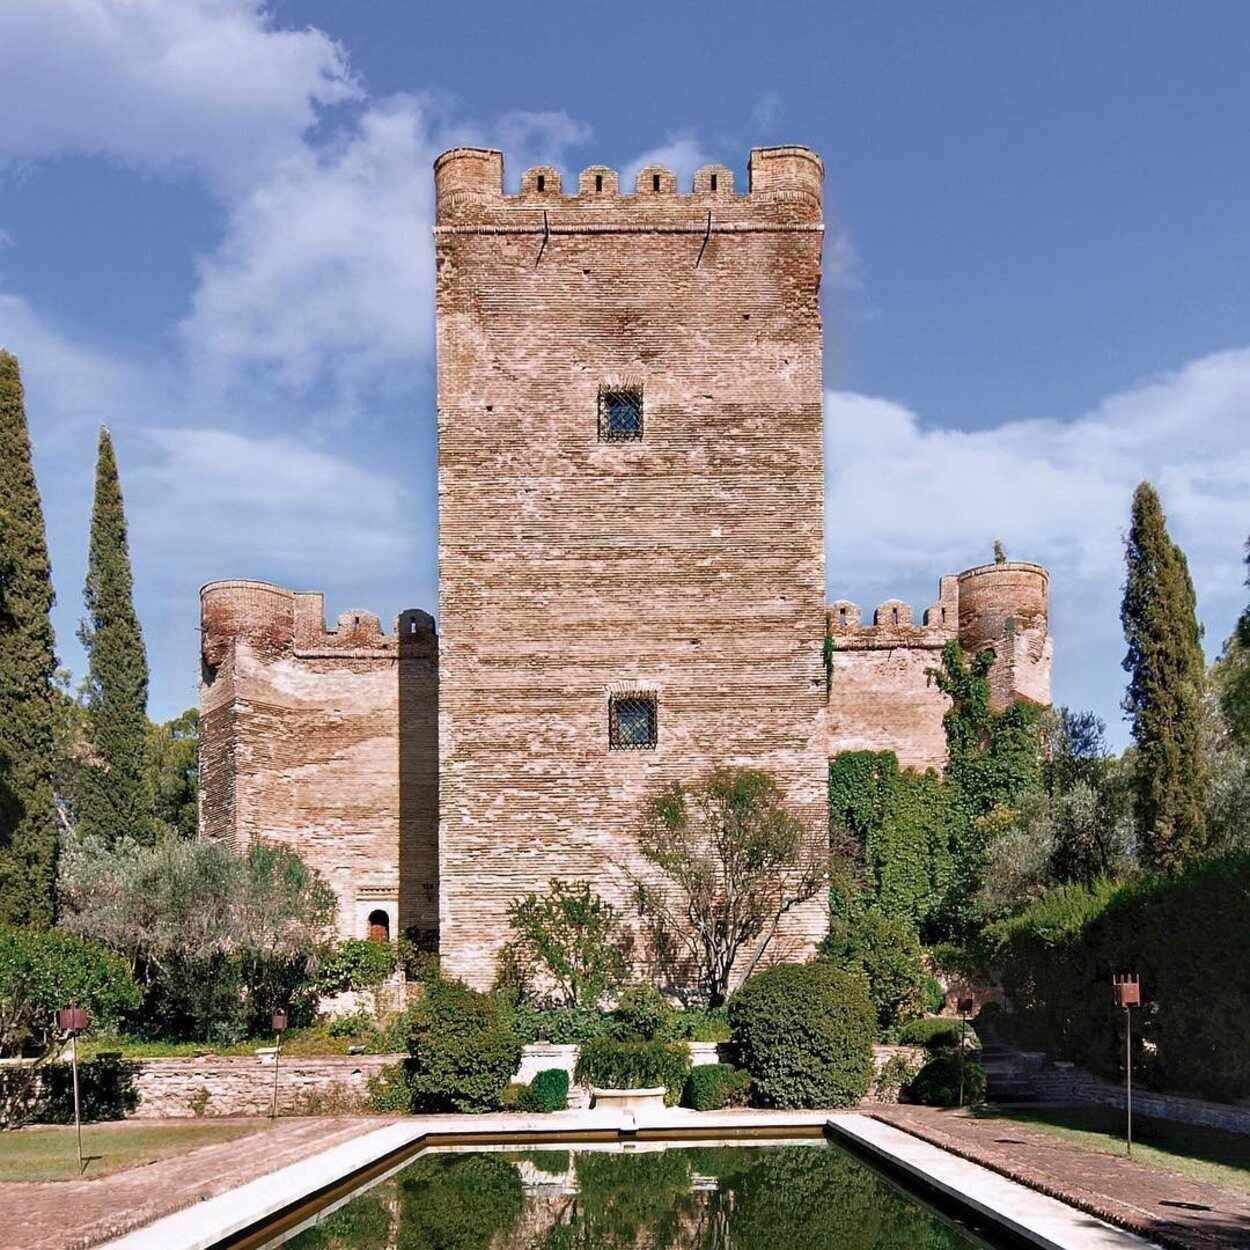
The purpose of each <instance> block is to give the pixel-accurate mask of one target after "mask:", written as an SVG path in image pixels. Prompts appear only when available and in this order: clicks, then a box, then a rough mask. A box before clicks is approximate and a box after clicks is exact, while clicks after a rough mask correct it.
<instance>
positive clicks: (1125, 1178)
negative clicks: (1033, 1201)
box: [865, 1106, 1250, 1250]
mask: <svg viewBox="0 0 1250 1250" xmlns="http://www.w3.org/2000/svg"><path fill="white" fill-rule="evenodd" d="M865 1111H866V1112H867V1114H869V1115H872V1116H874V1117H875V1118H876V1119H879V1120H882V1121H884V1122H885V1123H887V1124H892V1125H894V1126H895V1127H897V1128H901V1129H904V1130H905V1131H907V1132H909V1133H912V1134H914V1135H915V1136H916V1137H919V1138H921V1139H923V1140H924V1141H927V1142H931V1143H932V1144H933V1145H935V1146H941V1147H943V1148H944V1149H946V1150H949V1151H951V1152H952V1153H953V1154H957V1155H959V1156H961V1157H962V1158H964V1159H970V1160H971V1161H973V1162H974V1163H979V1164H981V1165H982V1166H983V1167H987V1168H990V1169H991V1170H993V1171H995V1172H998V1173H999V1174H1000V1175H1002V1176H1007V1177H1010V1178H1011V1179H1012V1180H1016V1181H1019V1182H1021V1184H1024V1185H1028V1186H1030V1187H1031V1188H1033V1189H1037V1190H1040V1191H1041V1192H1042V1193H1045V1194H1050V1195H1051V1196H1052V1197H1055V1198H1061V1199H1063V1201H1065V1202H1068V1203H1071V1204H1072V1205H1073V1206H1075V1207H1079V1208H1080V1209H1081V1210H1082V1211H1087V1212H1088V1213H1089V1214H1091V1215H1096V1216H1098V1217H1099V1218H1100V1219H1104V1220H1106V1221H1107V1222H1108V1223H1111V1224H1118V1225H1119V1226H1120V1227H1121V1228H1126V1229H1129V1230H1130V1231H1131V1232H1135V1233H1139V1234H1141V1235H1142V1236H1144V1237H1148V1238H1150V1239H1151V1240H1152V1241H1156V1242H1158V1243H1159V1244H1160V1245H1162V1246H1167V1247H1170V1248H1172V1250H1247V1248H1248V1247H1250V1194H1245V1193H1240V1192H1239V1191H1237V1190H1235V1189H1225V1188H1222V1187H1221V1186H1219V1185H1212V1184H1210V1183H1209V1182H1207V1181H1202V1180H1198V1179H1196V1178H1193V1177H1189V1176H1183V1175H1181V1174H1179V1173H1177V1172H1170V1171H1167V1170H1165V1169H1163V1168H1160V1167H1155V1166H1153V1165H1148V1164H1144V1163H1137V1162H1135V1161H1134V1160H1132V1159H1125V1158H1122V1157H1118V1156H1116V1155H1105V1154H1099V1153H1098V1152H1097V1151H1094V1150H1089V1149H1087V1148H1086V1147H1084V1146H1079V1145H1076V1144H1075V1143H1073V1142H1069V1141H1063V1140H1061V1139H1059V1138H1056V1137H1050V1136H1048V1135H1047V1134H1045V1133H1042V1132H1039V1131H1037V1130H1035V1129H1032V1128H1029V1127H1028V1126H1027V1125H1024V1124H1017V1123H1012V1122H1010V1121H1007V1120H993V1119H978V1118H977V1117H975V1116H972V1115H969V1114H968V1113H967V1112H963V1111H939V1110H936V1109H934V1108H932V1107H901V1106H900V1107H874V1108H871V1109H868V1108H865Z"/></svg>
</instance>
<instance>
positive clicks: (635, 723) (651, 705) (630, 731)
mask: <svg viewBox="0 0 1250 1250" xmlns="http://www.w3.org/2000/svg"><path fill="white" fill-rule="evenodd" d="M655 713H656V707H655V695H653V694H614V695H613V696H612V697H611V698H610V699H609V700H608V746H609V747H610V748H611V749H612V750H613V751H646V750H649V749H654V747H655V743H656V715H655Z"/></svg>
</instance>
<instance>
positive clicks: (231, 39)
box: [0, 0, 359, 193]
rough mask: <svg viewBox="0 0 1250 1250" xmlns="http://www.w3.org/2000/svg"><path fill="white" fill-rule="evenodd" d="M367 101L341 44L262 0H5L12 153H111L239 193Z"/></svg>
mask: <svg viewBox="0 0 1250 1250" xmlns="http://www.w3.org/2000/svg"><path fill="white" fill-rule="evenodd" d="M358 95H359V88H358V86H357V85H356V83H355V82H354V81H353V79H352V77H351V75H350V72H349V70H348V66H347V58H346V54H345V52H344V51H343V49H342V47H341V46H340V45H339V44H338V43H336V42H335V41H334V40H333V39H331V38H330V37H329V36H328V35H326V34H325V33H324V32H322V31H319V30H314V29H305V30H280V29H277V28H275V26H274V25H273V23H272V20H271V18H270V16H269V13H268V11H267V7H266V6H265V4H263V3H262V2H261V0H5V3H4V4H0V116H3V117H5V118H7V119H9V124H7V125H5V126H4V127H2V128H0V159H3V158H9V159H18V160H21V159H44V158H47V157H51V156H58V155H67V154H68V155H101V156H106V157H110V158H113V159H115V160H118V161H121V162H123V163H125V164H128V165H133V166H135V167H137V168H140V169H144V170H149V171H156V172H160V173H182V172H186V173H194V174H197V175H199V176H202V177H203V178H205V179H206V180H207V181H208V183H209V184H210V185H211V186H213V187H214V188H215V189H216V190H218V191H220V192H227V193H229V192H237V191H238V190H240V189H241V188H243V187H246V186H248V185H250V184H251V183H252V182H254V181H255V180H256V179H257V178H258V177H261V176H264V175H266V174H267V173H268V172H269V171H270V170H271V168H272V166H273V164H274V162H275V161H278V160H281V159H283V158H284V157H285V156H287V155H288V154H289V153H290V151H291V150H292V148H293V147H294V146H295V145H296V144H297V143H298V141H299V139H300V137H301V136H302V135H304V134H305V133H306V132H307V131H308V130H309V129H310V128H311V127H313V126H314V125H315V124H316V123H317V120H318V116H319V110H320V109H321V108H323V107H324V106H328V105H334V104H338V103H342V102H343V101H346V100H351V99H354V98H356V97H357V96H358ZM19 119H20V120H19Z"/></svg>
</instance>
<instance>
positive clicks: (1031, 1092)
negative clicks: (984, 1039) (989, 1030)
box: [980, 1042, 1049, 1102]
mask: <svg viewBox="0 0 1250 1250" xmlns="http://www.w3.org/2000/svg"><path fill="white" fill-rule="evenodd" d="M980 1060H981V1066H982V1067H983V1068H984V1069H985V1077H986V1094H985V1096H986V1098H987V1099H988V1100H989V1101H990V1102H1037V1101H1038V1100H1039V1099H1041V1098H1044V1097H1046V1093H1047V1091H1046V1090H1045V1089H1044V1088H1043V1086H1044V1085H1045V1084H1046V1081H1045V1076H1046V1071H1047V1068H1048V1066H1049V1065H1048V1064H1047V1060H1046V1056H1045V1055H1044V1054H1042V1053H1041V1051H1028V1050H1016V1049H1015V1048H1014V1047H1012V1046H1004V1045H1002V1044H1001V1043H997V1042H989V1043H987V1044H986V1045H985V1046H984V1047H983V1048H982V1050H981V1054H980Z"/></svg>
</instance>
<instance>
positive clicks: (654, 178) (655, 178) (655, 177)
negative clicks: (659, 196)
mask: <svg viewBox="0 0 1250 1250" xmlns="http://www.w3.org/2000/svg"><path fill="white" fill-rule="evenodd" d="M659 189H660V175H659V174H652V175H651V190H652V191H658V190H659Z"/></svg>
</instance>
